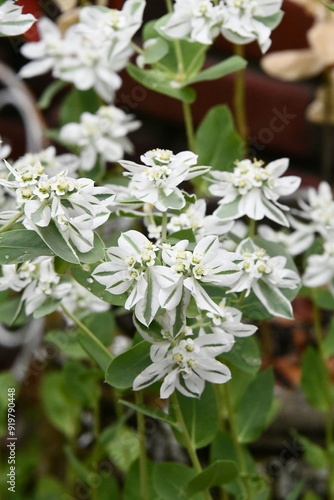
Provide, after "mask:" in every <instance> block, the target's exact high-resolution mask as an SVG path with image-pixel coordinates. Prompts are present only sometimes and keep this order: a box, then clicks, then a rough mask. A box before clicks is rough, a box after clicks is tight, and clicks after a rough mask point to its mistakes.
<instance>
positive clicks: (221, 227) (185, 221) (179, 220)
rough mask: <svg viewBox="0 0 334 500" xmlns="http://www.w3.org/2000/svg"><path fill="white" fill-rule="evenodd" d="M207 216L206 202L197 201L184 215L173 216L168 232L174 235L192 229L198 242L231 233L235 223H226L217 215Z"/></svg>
mask: <svg viewBox="0 0 334 500" xmlns="http://www.w3.org/2000/svg"><path fill="white" fill-rule="evenodd" d="M205 214H206V203H205V200H197V201H196V202H195V203H193V204H192V205H190V206H189V208H187V210H185V211H184V212H182V214H180V215H174V216H172V217H171V218H170V220H169V222H168V224H167V230H168V232H169V233H171V234H172V233H175V232H176V231H181V230H182V229H192V230H193V231H194V233H195V236H196V239H197V240H199V239H201V238H202V237H204V236H208V235H210V234H211V235H212V234H214V235H217V236H221V235H223V234H226V233H227V232H228V231H231V229H232V227H233V224H234V221H228V222H226V221H224V220H222V219H220V218H218V217H216V216H215V215H205Z"/></svg>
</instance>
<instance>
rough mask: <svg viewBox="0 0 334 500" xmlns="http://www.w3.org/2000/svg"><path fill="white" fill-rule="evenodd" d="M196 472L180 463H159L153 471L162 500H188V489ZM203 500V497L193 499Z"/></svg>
mask: <svg viewBox="0 0 334 500" xmlns="http://www.w3.org/2000/svg"><path fill="white" fill-rule="evenodd" d="M195 474H196V473H195V471H194V470H193V469H191V468H190V467H187V466H186V465H181V464H178V463H169V462H165V463H158V464H156V465H155V468H154V471H153V484H154V486H155V489H156V491H157V494H158V495H159V498H161V500H188V499H189V496H188V495H187V493H186V488H187V485H188V483H189V481H191V479H193V477H194V476H195ZM155 498H156V497H155ZM191 498H193V499H194V500H195V499H196V500H197V499H198V500H202V499H203V496H202V495H201V494H200V495H196V496H194V497H191Z"/></svg>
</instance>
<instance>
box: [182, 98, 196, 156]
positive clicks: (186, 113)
mask: <svg viewBox="0 0 334 500" xmlns="http://www.w3.org/2000/svg"><path fill="white" fill-rule="evenodd" d="M182 109H183V117H184V123H185V126H186V134H187V142H188V148H189V149H190V151H192V152H193V153H196V144H195V133H194V123H193V117H192V113H191V106H190V104H189V103H187V102H182Z"/></svg>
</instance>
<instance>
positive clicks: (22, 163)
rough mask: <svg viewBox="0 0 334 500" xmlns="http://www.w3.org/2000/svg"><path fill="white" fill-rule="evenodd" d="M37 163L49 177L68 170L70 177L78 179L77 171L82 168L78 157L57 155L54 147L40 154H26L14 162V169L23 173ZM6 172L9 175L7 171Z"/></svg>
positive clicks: (66, 154) (43, 150) (67, 154)
mask: <svg viewBox="0 0 334 500" xmlns="http://www.w3.org/2000/svg"><path fill="white" fill-rule="evenodd" d="M36 163H41V165H42V166H43V167H44V173H45V174H47V175H49V176H52V175H56V174H60V172H62V171H64V170H66V171H67V173H68V175H70V176H72V177H76V173H77V171H78V170H79V169H80V168H81V166H80V160H79V158H78V157H77V156H76V155H73V154H69V153H65V154H61V155H57V153H56V148H55V147H54V146H49V147H48V148H46V149H42V150H41V151H39V152H38V153H26V154H25V155H24V156H21V157H20V158H18V159H17V160H16V161H15V162H13V168H14V170H17V171H21V172H22V171H23V170H26V169H29V166H30V165H35V164H36ZM5 170H6V173H8V171H7V169H5Z"/></svg>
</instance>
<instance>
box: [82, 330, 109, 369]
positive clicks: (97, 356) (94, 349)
mask: <svg viewBox="0 0 334 500" xmlns="http://www.w3.org/2000/svg"><path fill="white" fill-rule="evenodd" d="M94 337H95V336H94ZM78 340H79V342H80V344H81V346H82V347H83V348H84V349H85V351H86V352H87V354H88V355H89V356H90V357H91V358H92V359H94V361H96V363H97V364H98V366H99V367H100V368H101V370H103V371H104V372H105V371H106V369H107V368H108V366H109V363H110V360H111V359H112V354H111V353H110V354H109V353H108V352H107V351H106V350H105V349H103V344H102V343H101V342H100V341H99V339H98V338H97V337H96V340H94V339H93V338H91V337H90V336H89V335H87V334H86V333H85V332H83V331H82V330H79V332H78Z"/></svg>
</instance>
